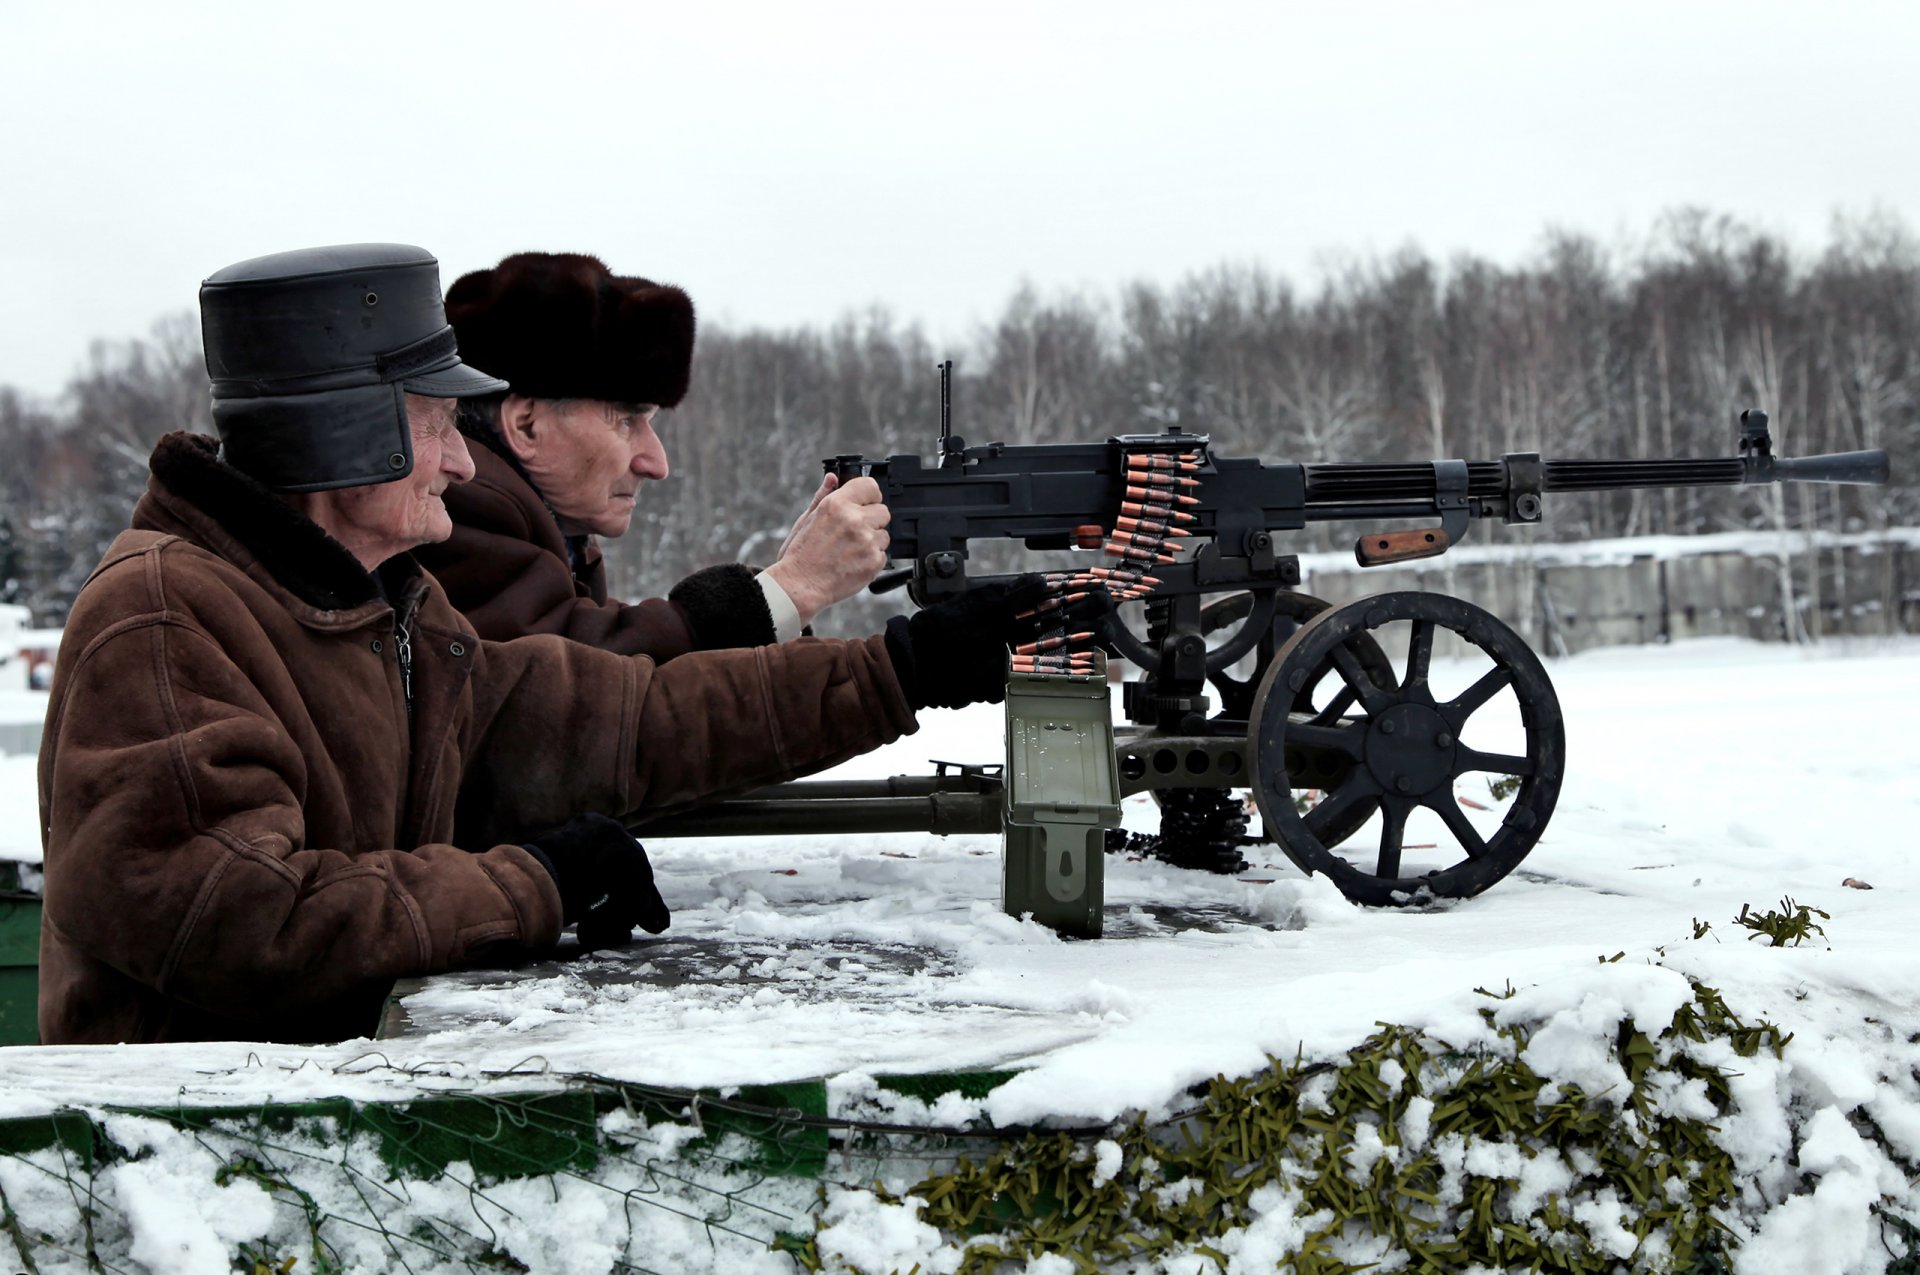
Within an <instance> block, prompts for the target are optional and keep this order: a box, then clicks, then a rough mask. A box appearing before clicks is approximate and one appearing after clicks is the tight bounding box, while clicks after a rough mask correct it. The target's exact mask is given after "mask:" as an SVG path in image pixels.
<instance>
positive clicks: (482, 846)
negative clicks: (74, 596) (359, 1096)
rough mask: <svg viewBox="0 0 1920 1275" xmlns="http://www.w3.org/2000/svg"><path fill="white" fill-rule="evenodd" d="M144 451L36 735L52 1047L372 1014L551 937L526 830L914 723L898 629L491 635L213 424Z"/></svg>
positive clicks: (47, 1037) (738, 779) (323, 1035)
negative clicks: (665, 636)
mask: <svg viewBox="0 0 1920 1275" xmlns="http://www.w3.org/2000/svg"><path fill="white" fill-rule="evenodd" d="M152 469H153V477H152V481H151V483H150V485H149V487H148V491H147V494H146V495H145V496H144V497H143V498H142V499H141V501H140V503H139V505H138V507H137V508H136V509H135V511H134V516H133V526H132V529H131V530H129V531H126V532H124V533H122V534H121V536H120V537H119V539H117V540H116V541H115V542H114V544H113V547H112V548H111V549H110V550H109V551H108V553H107V555H106V557H105V559H104V560H103V561H102V562H101V564H100V566H99V567H98V568H97V569H96V570H95V572H94V574H93V576H92V578H91V579H90V580H89V581H88V583H87V585H86V587H85V588H84V589H83V590H82V591H81V593H80V597H79V600H78V601H77V602H76V603H75V605H74V608H73V612H72V615H71V617H70V618H69V621H68V625H67V630H66V635H65V639H64V641H63V642H62V643H61V653H60V660H59V665H58V669H57V672H56V675H55V679H54V688H53V697H52V702H51V705H50V708H49V712H48V716H47V728H46V734H45V739H44V742H43V745H42V748H41V754H40V811H41V818H42V822H43V826H44V828H45V838H46V865H45V866H46V881H45V900H44V901H45V913H44V925H43V929H42V934H41V948H40V980H41V981H40V1032H41V1038H42V1040H43V1041H45V1042H46V1043H50V1044H60V1043H73V1042H89V1041H101V1042H106V1041H167V1040H194V1039H251V1040H276V1041H328V1040H339V1039H344V1038H346V1037H350V1036H355V1035H362V1034H366V1033H369V1032H371V1031H372V1030H373V1028H374V1027H375V1025H376V1022H377V1018H378V1014H379V1011H380V1007H381V1004H382V1001H383V999H384V998H385V996H386V995H387V992H388V990H389V988H390V986H391V984H392V982H393V980H394V979H396V978H400V977H403V976H408V975H419V974H428V973H432V972H435V971H439V970H446V969H451V968H454V967H458V966H461V965H466V964H470V963H475V962H479V961H483V960H485V959H487V958H488V956H489V955H490V954H497V953H498V951H499V950H500V949H508V950H511V949H523V948H539V947H543V946H547V945H550V944H552V943H553V942H554V941H555V939H556V938H557V937H558V935H559V932H560V923H561V914H560V898H559V894H558V892H557V891H556V890H555V888H554V885H553V882H552V880H551V878H549V877H548V875H547V874H546V872H545V871H544V870H543V869H542V868H541V867H540V866H539V864H538V863H537V862H536V861H535V859H534V858H533V857H532V856H531V855H529V854H528V853H527V852H526V851H525V850H523V849H522V848H521V847H520V845H519V844H518V843H519V842H520V841H522V840H524V839H527V838H528V837H530V836H531V835H533V834H535V833H537V832H538V831H540V830H542V829H544V828H546V827H549V826H552V825H554V824H557V823H559V822H561V821H563V820H565V819H567V818H568V817H570V816H572V815H574V814H576V813H579V812H582V811H601V812H606V813H610V814H622V813H626V812H630V811H635V810H639V809H670V808H674V807H677V806H680V805H684V804H688V803H691V802H694V801H696V800H698V799H701V798H708V797H711V796H713V795H716V794H718V793H721V792H726V791H732V790H739V789H746V788H751V787H754V786H757V785H760V784H764V783H770V782H775V781H778V780H783V779H787V778H790V777H792V776H794V775H796V774H800V773H805V772H807V771H810V770H813V769H817V768H819V767H822V766H826V765H830V764H833V763H835V762H837V761H839V760H842V759H844V758H846V757H850V756H853V755H855V754H858V753H860V752H863V751H865V750H867V749H870V748H873V747H875V746H877V745H879V744H882V743H884V742H886V741H888V740H890V739H893V738H895V737H897V736H898V735H899V734H901V733H903V732H906V731H910V730H912V729H913V727H914V723H913V717H912V713H911V711H910V710H909V708H908V707H907V704H906V701H905V699H904V698H903V696H902V694H901V690H900V687H899V684H898V682H897V681H896V679H895V676H894V673H893V671H892V666H891V664H890V662H889V661H888V659H887V655H886V652H885V649H884V644H883V642H882V640H881V639H880V638H877V637H876V638H871V639H868V640H866V641H861V642H834V641H818V640H802V641H799V642H791V643H787V644H785V645H783V646H773V647H758V648H755V649H752V650H741V651H721V652H712V653H705V654H700V655H695V656H690V657H688V658H685V659H681V660H677V661H675V662H674V663H673V664H672V665H671V666H667V667H660V668H657V667H656V666H655V664H654V662H653V661H652V660H649V659H645V658H626V657H622V656H617V655H613V654H610V653H608V652H605V651H599V650H595V649H593V648H592V647H588V646H584V645H581V644H578V643H574V642H566V641H562V640H560V639H557V638H552V637H533V638H527V639H524V640H521V641H517V642H508V643H499V644H496V643H492V642H486V641H483V640H481V639H479V638H477V637H476V636H475V635H474V633H473V631H472V627H471V626H470V625H469V624H468V623H467V622H466V621H465V620H464V619H463V618H462V617H461V616H460V614H459V613H458V612H457V611H455V610H454V608H453V607H452V606H450V605H449V604H448V602H447V599H446V596H445V594H444V593H442V591H441V590H440V588H439V587H438V586H437V585H436V584H435V583H434V582H433V580H432V578H431V577H430V576H428V575H426V574H425V573H423V572H421V571H419V569H418V567H417V566H416V565H415V564H414V563H413V562H412V561H411V559H410V558H408V557H407V556H405V555H402V556H401V557H400V558H396V559H394V560H393V561H391V562H389V563H388V564H386V566H384V567H383V568H382V570H381V573H380V577H379V579H378V580H376V579H375V577H374V576H371V575H369V574H368V573H367V572H365V571H364V570H362V569H361V568H360V566H359V564H358V563H357V562H356V561H355V560H354V558H353V557H352V555H351V554H349V553H348V552H347V551H346V549H345V548H343V547H342V546H341V545H340V544H339V543H338V542H336V541H334V540H332V539H331V538H329V537H328V536H327V535H326V534H325V533H324V532H322V531H321V530H320V529H319V528H318V527H317V526H315V525H314V524H313V523H311V522H309V521H307V520H306V519H304V518H302V517H300V516H299V515H298V514H296V513H294V512H293V511H292V509H291V508H290V507H289V506H287V505H286V504H284V503H283V502H281V501H279V500H278V499H276V498H275V497H274V496H273V495H272V494H271V493H269V492H268V491H266V489H265V488H262V487H260V486H259V485H258V484H256V483H254V482H253V481H252V480H251V479H249V478H247V477H245V476H244V475H242V474H240V473H239V472H238V471H236V470H234V469H232V468H230V467H229V466H227V465H225V464H223V463H221V462H220V461H219V460H218V459H217V458H216V451H215V444H214V441H213V440H212V439H209V438H203V437H199V436H195V435H188V434H173V435H169V436H168V437H167V438H165V439H163V440H162V441H161V443H160V445H159V447H158V448H157V449H156V450H155V452H154V455H153V461H152ZM389 599H391V601H390V600H389ZM402 623H403V624H404V627H405V630H406V632H407V635H408V637H409V639H410V640H409V643H408V645H409V647H410V651H411V670H412V677H411V697H410V699H409V697H408V695H407V693H406V688H405V687H403V684H402V676H401V667H400V664H399V662H398V659H397V655H398V647H399V641H398V639H399V638H400V635H401V629H400V625H401V624H402Z"/></svg>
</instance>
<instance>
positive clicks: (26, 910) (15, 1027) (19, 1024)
mask: <svg viewBox="0 0 1920 1275" xmlns="http://www.w3.org/2000/svg"><path fill="white" fill-rule="evenodd" d="M39 1012H40V900H39V899H38V898H35V897H32V896H30V895H25V894H18V893H7V894H3V895H0V1045H31V1044H35V1043H36V1042H38V1041H39V1039H40V1029H39Z"/></svg>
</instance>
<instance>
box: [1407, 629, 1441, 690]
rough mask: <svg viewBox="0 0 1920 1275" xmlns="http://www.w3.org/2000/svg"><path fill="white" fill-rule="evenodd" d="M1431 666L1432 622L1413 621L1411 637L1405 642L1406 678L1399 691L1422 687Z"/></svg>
mask: <svg viewBox="0 0 1920 1275" xmlns="http://www.w3.org/2000/svg"><path fill="white" fill-rule="evenodd" d="M1432 664H1433V621H1432V620H1415V621H1414V622H1413V636H1412V637H1411V638H1409V639H1408V641H1407V676H1406V679H1405V680H1404V681H1402V682H1401V683H1400V689H1401V690H1406V689H1407V688H1408V687H1412V686H1424V685H1426V681H1427V670H1428V668H1429V667H1430V666H1431V665H1432Z"/></svg>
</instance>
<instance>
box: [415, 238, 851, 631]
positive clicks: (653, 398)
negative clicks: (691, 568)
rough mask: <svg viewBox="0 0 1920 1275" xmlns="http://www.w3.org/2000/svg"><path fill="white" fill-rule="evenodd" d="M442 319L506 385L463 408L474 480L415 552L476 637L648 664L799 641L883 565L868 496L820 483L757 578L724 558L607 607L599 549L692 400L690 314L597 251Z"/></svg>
mask: <svg viewBox="0 0 1920 1275" xmlns="http://www.w3.org/2000/svg"><path fill="white" fill-rule="evenodd" d="M447 319H448V322H450V323H451V324H452V325H453V329H454V332H455V333H456V334H457V335H458V337H459V341H460V349H461V351H462V354H463V355H464V357H465V358H466V359H467V360H468V361H470V362H471V363H472V364H473V366H475V367H478V368H481V369H483V370H485V371H487V372H489V373H491V374H492V375H495V376H499V377H502V378H504V379H506V380H507V381H510V382H511V383H512V385H513V388H512V389H511V390H508V391H504V392H499V393H494V394H488V395H481V396H478V397H475V398H471V399H464V400H462V401H461V404H460V415H459V421H460V428H461V431H462V432H463V433H465V434H466V435H467V437H468V438H469V440H471V441H472V442H474V443H476V444H477V446H476V447H474V448H473V457H474V468H475V475H474V478H473V481H472V482H469V483H466V484H464V485H463V486H461V487H459V488H457V489H455V490H454V491H452V492H450V493H448V495H447V498H446V499H447V509H448V512H449V513H450V514H451V516H452V518H453V523H454V530H453V535H452V536H451V537H449V538H448V539H447V540H446V541H445V542H444V543H442V544H438V545H434V546H432V547H430V548H428V549H427V550H425V551H423V552H422V553H421V555H420V558H421V561H422V562H423V563H424V564H425V565H426V567H427V568H428V569H429V570H430V571H432V572H433V573H434V574H435V575H436V576H438V577H439V579H440V583H441V585H442V586H443V587H444V588H445V589H446V591H447V596H448V597H449V598H450V599H451V600H452V601H453V604H454V606H455V607H457V608H458V609H459V610H460V611H461V612H462V613H464V614H465V615H466V617H467V618H468V619H469V620H471V621H472V622H473V624H474V627H475V629H476V630H478V632H479V633H480V635H481V636H482V637H487V638H494V639H498V640H505V639H508V638H514V637H520V636H522V635H525V634H529V633H556V634H559V635H560V636H562V637H567V638H572V639H573V640H575V641H578V642H585V643H587V644H589V645H591V646H598V647H601V648H603V649H605V650H609V651H618V652H620V653H621V654H623V655H636V654H639V655H650V656H652V657H653V658H654V659H655V660H658V661H666V660H669V659H672V658H674V657H675V656H678V655H683V654H685V653H686V652H688V651H701V650H715V649H719V648H722V647H734V646H759V645H762V644H764V643H769V642H775V641H784V640H786V639H788V638H793V637H798V636H799V635H800V633H801V631H802V629H804V628H805V627H806V626H807V625H808V624H811V623H812V621H813V618H814V616H815V615H817V614H818V613H819V612H820V611H821V610H822V609H824V608H825V607H827V606H830V605H831V604H833V603H835V602H838V601H840V600H841V599H842V598H845V597H847V596H849V595H850V594H852V593H854V592H855V591H857V590H858V589H860V588H861V587H862V586H863V585H865V584H866V583H867V582H868V581H870V580H872V579H873V577H874V575H875V574H876V573H877V572H878V571H879V570H880V568H881V567H882V566H884V565H885V564H886V556H887V531H886V527H887V518H888V514H887V507H886V505H885V504H883V503H882V502H881V499H880V489H879V486H878V485H877V484H875V483H874V481H873V480H872V479H870V478H862V479H857V480H855V481H854V482H851V483H848V484H847V485H846V486H845V487H839V488H838V489H837V490H836V486H837V480H836V479H834V478H833V477H831V476H829V477H828V478H827V479H826V481H825V482H824V483H823V484H822V485H821V487H820V489H819V490H818V491H817V492H815V493H814V497H813V501H812V503H811V504H810V505H809V506H808V507H807V509H806V510H805V512H803V513H802V514H801V516H800V518H799V520H798V521H797V522H796V523H795V524H794V528H793V531H792V532H791V534H790V535H789V536H788V538H787V543H786V545H785V546H784V547H783V548H782V550H781V554H780V557H779V560H778V561H776V562H775V563H774V564H773V565H772V566H771V567H768V568H767V569H766V570H765V571H764V572H760V573H757V574H756V573H755V572H753V571H752V570H750V569H749V568H747V567H745V566H741V565H739V564H736V563H728V564H724V565H721V566H714V567H708V568H705V569H704V570H701V571H696V572H694V573H693V574H692V575H690V576H688V577H687V578H686V579H684V580H682V581H680V583H678V584H676V585H675V586H674V587H673V588H672V589H671V590H669V591H668V593H667V596H666V597H665V598H664V599H650V600H646V601H642V602H638V603H634V604H631V605H628V604H623V603H620V602H617V601H611V600H609V598H608V596H607V582H606V567H605V564H604V562H603V561H602V559H601V554H600V547H599V545H598V544H596V543H595V539H594V538H595V537H596V536H609V537H612V536H621V535H624V534H626V531H627V529H628V527H629V526H630V525H631V523H632V520H633V512H634V506H635V503H636V501H637V500H638V493H639V488H640V485H641V484H642V483H644V482H647V481H649V480H655V479H661V478H665V477H666V476H667V471H668V464H667V451H666V446H665V444H664V443H663V442H662V441H661V438H660V435H659V434H658V433H657V432H656V429H655V426H656V424H657V423H658V413H660V412H661V411H664V410H666V409H668V408H671V407H673V406H674V405H675V404H677V403H679V402H680V401H681V399H683V398H684V397H685V396H686V393H687V381H688V375H689V370H690V367H691V364H692V360H693V337H694V316H693V303H692V302H691V301H690V300H689V299H688V297H687V294H686V293H685V292H683V291H681V290H680V289H679V288H675V287H668V286H663V285H660V284H656V283H654V282H653V281H651V280H649V279H642V278H638V277H635V276H628V275H616V274H614V273H613V272H612V271H611V270H609V269H608V268H607V267H606V265H605V264H603V263H602V262H601V261H600V260H599V259H597V258H595V257H588V256H582V255H579V254H575V253H540V252H527V253H520V254H517V255H515V256H511V257H508V258H507V259H506V260H504V261H502V262H501V263H500V264H499V265H497V266H494V267H493V268H492V269H489V270H478V271H475V272H473V273H471V274H467V275H463V276H461V277H460V278H459V279H458V280H456V281H455V282H454V285H453V286H452V287H451V288H449V289H448V290H447Z"/></svg>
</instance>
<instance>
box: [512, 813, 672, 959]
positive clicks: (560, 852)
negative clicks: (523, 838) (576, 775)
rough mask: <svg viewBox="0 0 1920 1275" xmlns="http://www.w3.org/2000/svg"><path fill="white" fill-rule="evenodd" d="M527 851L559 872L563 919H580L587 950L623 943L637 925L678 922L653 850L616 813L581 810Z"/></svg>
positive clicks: (651, 929)
mask: <svg viewBox="0 0 1920 1275" xmlns="http://www.w3.org/2000/svg"><path fill="white" fill-rule="evenodd" d="M527 852H528V853H529V854H531V855H532V856H533V857H534V858H536V859H538V860H539V861H540V866H541V867H543V868H545V869H546V870H547V871H548V872H549V873H550V874H551V875H552V876H553V883H554V885H556V886H558V887H559V889H560V909H561V923H562V924H573V923H575V922H578V923H579V926H578V930H577V933H578V934H579V936H580V946H581V948H582V949H583V950H585V951H589V952H592V951H595V950H597V949H599V948H603V947H618V946H619V945H620V944H622V943H625V942H627V941H628V940H630V939H631V938H632V937H633V927H634V926H636V925H638V926H639V927H640V928H641V929H643V930H645V931H646V932H647V933H649V934H658V933H660V931H662V930H664V929H666V928H667V926H668V925H670V924H672V917H670V916H669V915H668V914H667V904H666V900H664V899H662V898H661V897H660V891H659V890H657V889H655V888H654V885H653V865H652V864H650V863H648V862H647V852H646V851H645V850H644V849H642V848H641V845H640V843H639V842H638V841H636V840H634V837H633V834H632V833H630V832H628V831H627V830H626V828H625V827H624V826H622V825H621V823H620V822H619V821H618V820H616V819H609V818H607V816H605V815H577V816H575V817H574V818H572V819H569V820H568V821H567V822H565V823H563V824H561V825H560V826H559V827H558V828H555V829H554V830H553V831H552V832H549V833H547V834H546V835H544V836H542V837H541V838H540V839H539V840H538V841H534V842H530V843H529V844H528V845H527Z"/></svg>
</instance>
